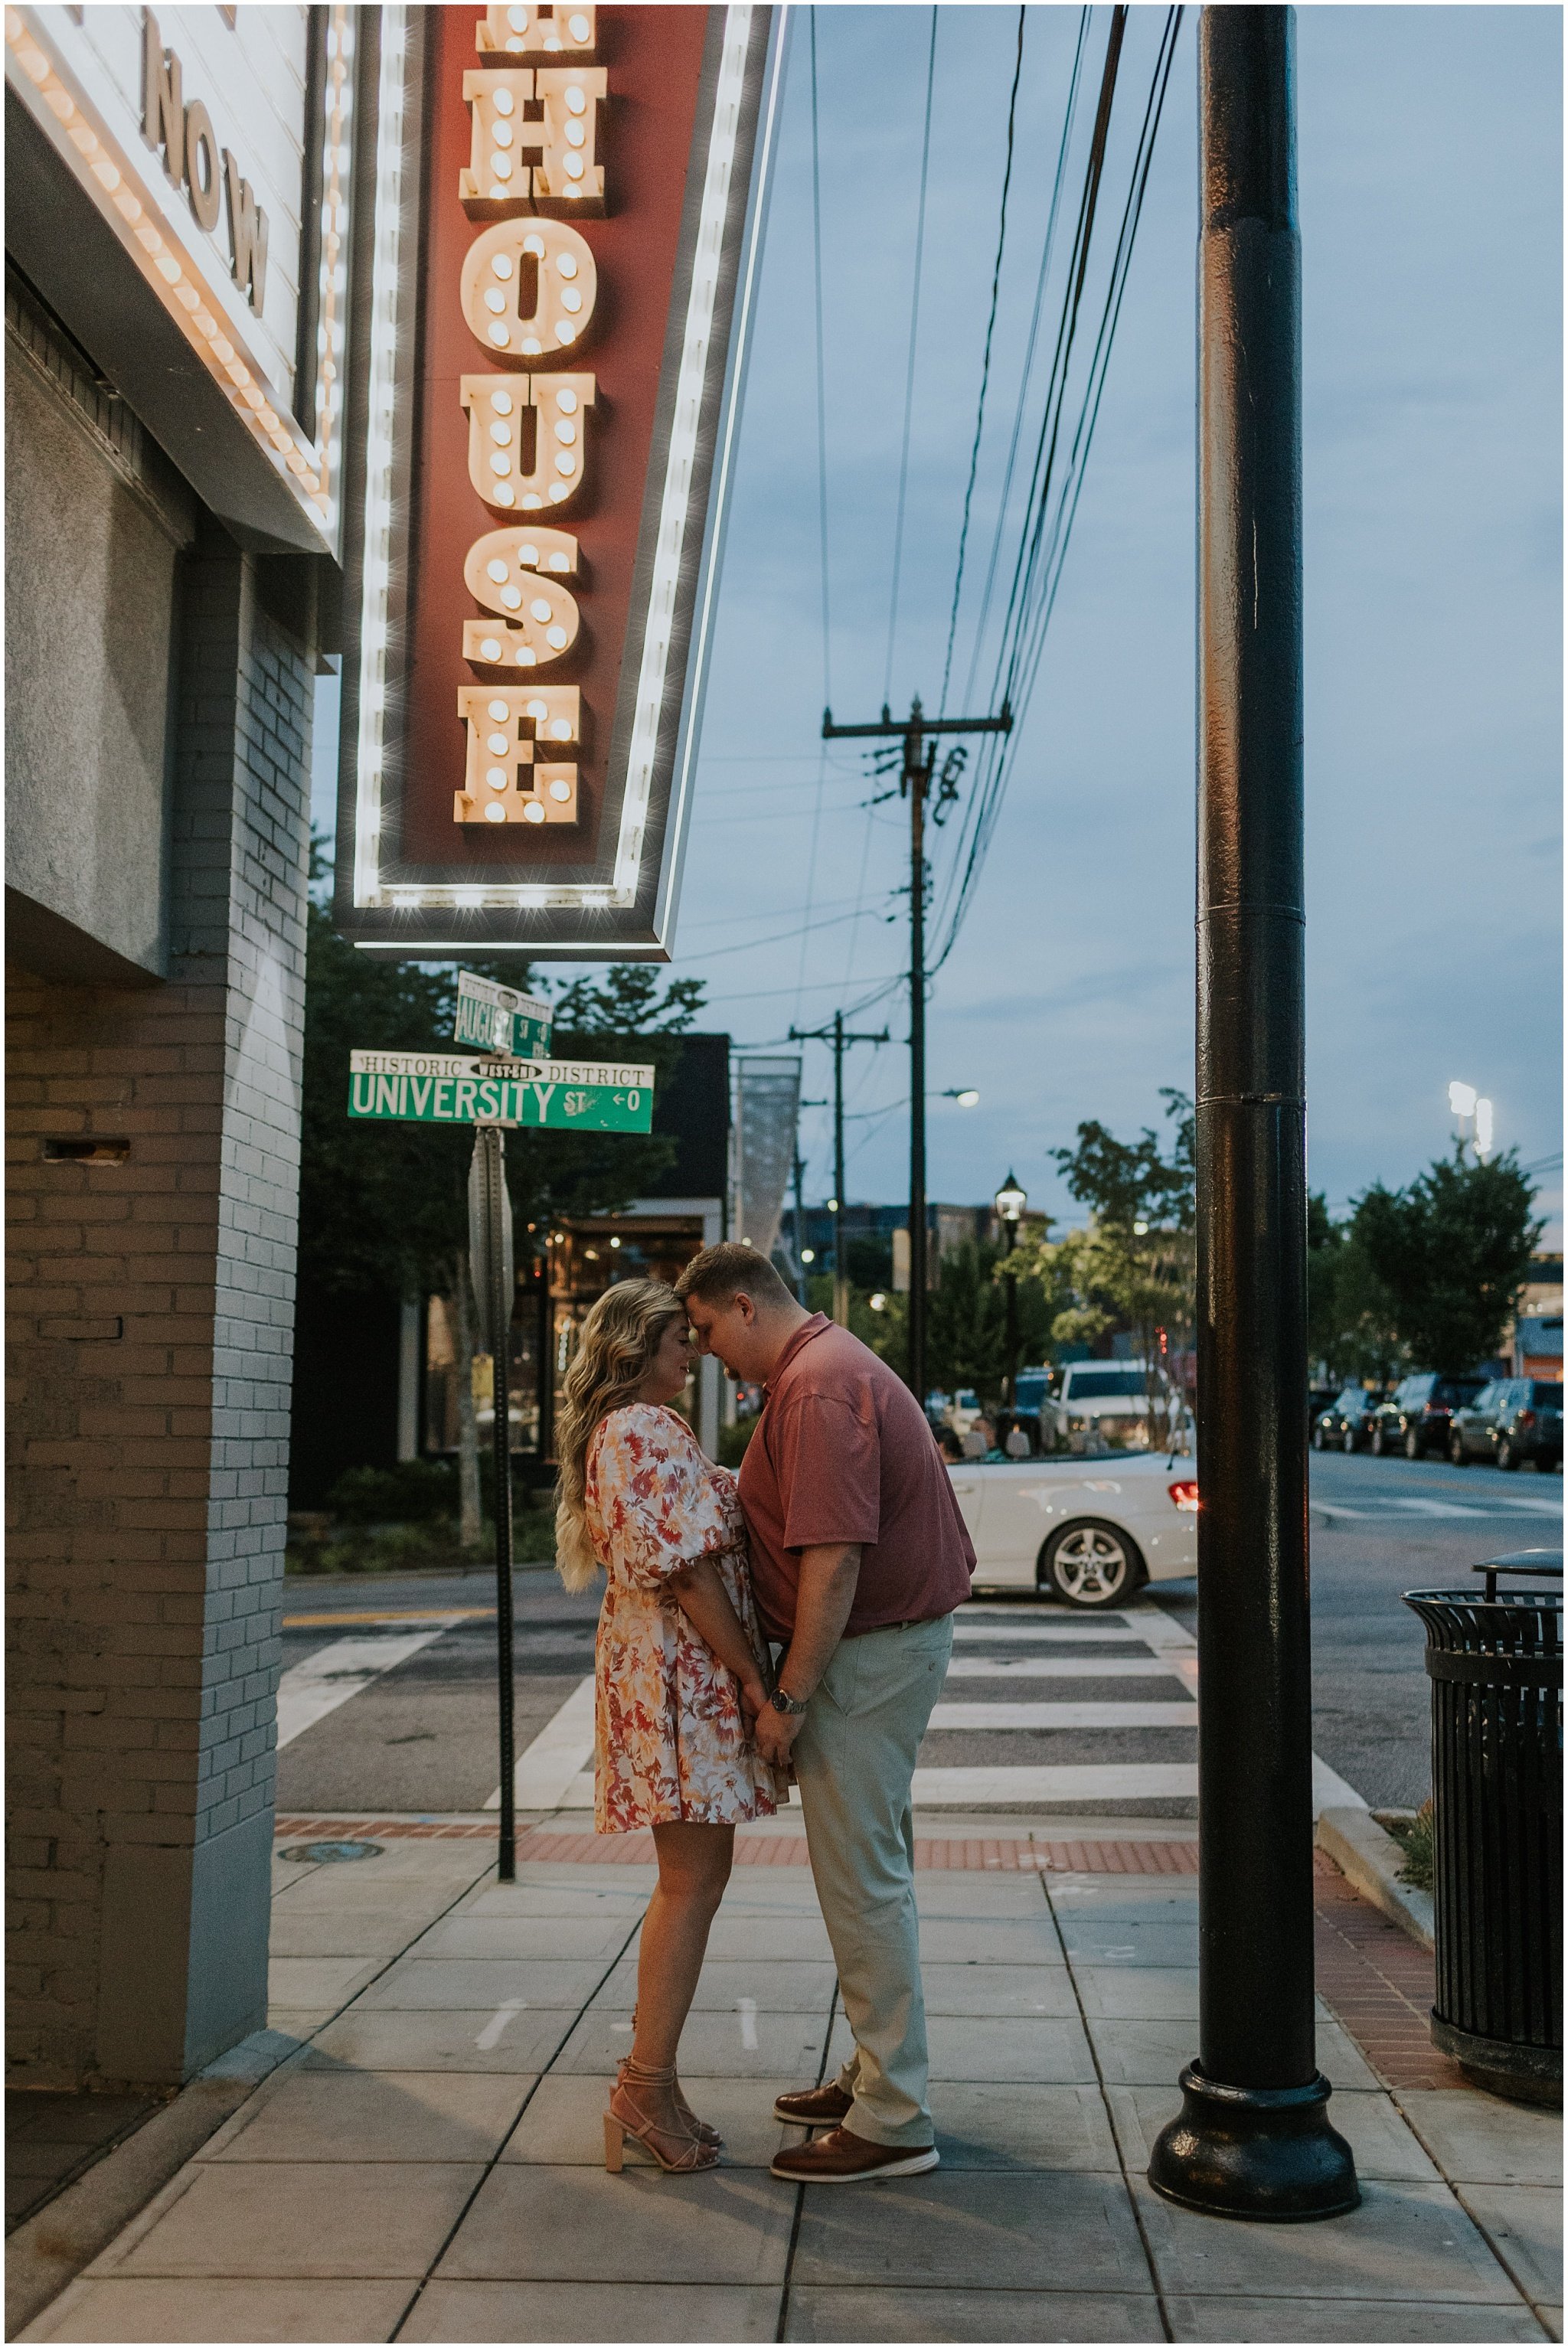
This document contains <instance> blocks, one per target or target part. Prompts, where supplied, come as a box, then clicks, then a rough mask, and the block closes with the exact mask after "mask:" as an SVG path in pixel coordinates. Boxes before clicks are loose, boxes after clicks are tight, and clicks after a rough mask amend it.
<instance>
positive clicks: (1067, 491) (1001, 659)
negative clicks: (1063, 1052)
mask: <svg viewBox="0 0 1568 2348" xmlns="http://www.w3.org/2000/svg"><path fill="white" fill-rule="evenodd" d="M1182 14H1183V11H1182V9H1181V6H1176V7H1172V8H1171V9H1170V10H1168V12H1167V15H1166V20H1165V26H1164V28H1163V30H1162V32H1161V39H1160V45H1159V48H1158V50H1157V52H1156V57H1155V63H1154V69H1153V73H1152V75H1151V77H1150V88H1149V96H1148V98H1147V100H1146V102H1145V106H1144V110H1143V119H1142V123H1141V125H1140V130H1139V135H1138V140H1137V145H1136V148H1135V150H1134V156H1133V163H1132V170H1131V172H1130V179H1129V184H1128V192H1127V197H1126V201H1125V202H1124V204H1123V208H1122V216H1121V223H1120V227H1119V232H1118V236H1117V242H1116V249H1115V252H1114V254H1113V256H1112V262H1111V267H1110V273H1109V279H1108V283H1107V288H1106V295H1105V302H1104V305H1103V307H1102V311H1101V315H1100V323H1099V331H1098V333H1097V335H1096V338H1095V343H1094V347H1093V351H1092V353H1091V355H1090V360H1089V366H1088V374H1087V376H1086V379H1085V386H1084V391H1083V396H1082V398H1081V401H1080V403H1079V408H1078V421H1077V423H1076V425H1075V427H1074V430H1073V433H1072V437H1071V441H1070V444H1069V448H1068V458H1067V470H1066V478H1065V479H1064V481H1063V484H1062V487H1061V489H1060V493H1059V496H1058V498H1057V505H1056V510H1055V514H1054V517H1053V519H1052V521H1051V526H1050V529H1049V531H1048V533H1047V531H1046V530H1045V520H1046V514H1047V505H1048V501H1049V494H1050V477H1051V474H1052V472H1053V471H1054V458H1055V441H1056V438H1057V437H1058V436H1059V426H1060V411H1061V401H1060V399H1059V398H1058V402H1057V431H1056V434H1054V435H1053V448H1052V456H1051V459H1050V460H1049V461H1048V462H1047V468H1046V472H1045V478H1044V479H1043V480H1042V482H1041V485H1040V489H1039V505H1038V508H1037V518H1036V521H1035V525H1034V529H1033V531H1032V533H1031V539H1032V545H1031V555H1030V565H1029V570H1030V574H1031V575H1030V576H1029V578H1028V581H1027V584H1026V589H1025V592H1024V596H1023V598H1022V602H1021V607H1020V608H1019V609H1018V611H1017V613H1016V624H1015V625H1014V627H1013V631H1012V642H1011V645H1010V646H1009V645H1008V644H1007V642H1006V636H1005V637H1004V644H1003V648H1002V650H1001V651H1000V652H999V653H998V656H997V674H998V676H1000V675H1002V674H1003V673H1004V670H1005V673H1006V675H1007V679H1008V688H1009V691H1015V690H1016V695H1017V707H1018V713H1019V717H1020V721H1021V720H1022V717H1023V715H1024V712H1025V711H1026V709H1027V706H1028V704H1029V700H1030V697H1031V696H1032V694H1033V691H1034V687H1035V684H1036V682H1037V677H1038V675H1039V668H1040V663H1041V659H1042V657H1043V654H1044V647H1045V638H1046V633H1047V629H1048V627H1049V624H1050V619H1051V614H1052V613H1053V611H1054V609H1055V605H1056V596H1057V588H1058V586H1059V584H1060V581H1061V575H1062V569H1063V566H1064V564H1065V561H1066V557H1067V549H1068V541H1069V540H1070V537H1071V533H1072V526H1073V521H1074V520H1075V518H1076V516H1077V512H1078V499H1079V497H1080V496H1081V494H1082V489H1083V481H1084V478H1085V473H1086V470H1087V466H1088V452H1089V448H1090V446H1091V444H1092V442H1093V438H1094V431H1095V426H1096V424H1097V422H1098V420H1099V405H1100V399H1101V396H1102V394H1103V391H1104V387H1105V379H1106V374H1107V371H1108V369H1109V362H1110V353H1111V349H1112V346H1113V345H1114V342H1115V336H1116V329H1117V325H1118V323H1119V319H1120V315H1121V304H1122V298H1123V295H1124V293H1125V291H1126V286H1127V278H1128V273H1129V271H1130V266H1131V260H1132V251H1133V246H1134V242H1135V241H1136V238H1137V234H1138V227H1139V222H1140V219H1141V217H1142V210H1143V200H1144V195H1145V193H1146V191H1147V189H1148V184H1149V175H1150V168H1151V165H1152V161H1153V154H1154V143H1155V139H1156V138H1157V136H1158V133H1159V129H1160V122H1161V115H1162V113H1163V110H1164V104H1165V96H1166V92H1167V90H1168V88H1169V87H1170V80H1171V67H1172V64H1173V62H1174V58H1175V51H1176V42H1177V37H1178V36H1179V34H1180V31H1181V17H1182ZM1084 257H1085V258H1087V255H1085V256H1084ZM1078 282H1079V285H1080V288H1081V282H1082V271H1081V265H1080V272H1079V281H1078ZM1064 388H1065V378H1064ZM1010 601H1011V599H1010ZM986 747H987V749H989V748H990V747H991V746H989V745H987V746H986ZM1015 759H1016V737H1015V738H1014V741H1013V742H1012V743H1009V744H1006V745H1003V746H1001V747H1000V750H999V753H998V755H995V756H993V757H989V758H986V759H984V760H983V770H982V774H981V776H980V778H979V779H978V781H977V783H976V788H975V793H974V794H973V796H972V799H971V805H970V809H969V810H968V813H969V815H970V817H971V819H972V820H971V821H970V822H969V823H967V824H966V826H965V835H966V837H965V846H966V849H967V853H966V855H965V860H964V867H963V872H962V877H961V878H960V880H959V881H958V884H957V888H956V891H955V892H954V891H949V894H948V903H947V905H946V907H945V908H944V921H945V931H944V941H943V943H942V945H941V947H940V948H939V950H938V952H937V953H936V954H935V956H934V960H933V968H934V969H940V967H941V966H942V963H944V961H945V960H946V958H947V955H948V954H949V953H951V951H952V949H953V946H954V942H956V939H957V935H958V930H959V927H960V925H961V923H962V921H963V918H964V914H965V911H966V910H967V906H968V903H969V901H970V897H971V895H972V892H973V889H974V886H975V880H976V879H977V877H978V873H979V870H980V867H981V864H982V862H983V860H984V858H985V850H986V849H987V847H988V845H989V843H990V839H991V837H992V835H993V833H994V831H995V824H996V820H997V818H998V816H999V813H1000V808H1001V801H1002V797H1003V794H1004V792H1005V791H1006V785H1007V781H1008V779H1009V778H1010V776H1011V772H1012V768H1013V765H1014V762H1015Z"/></svg>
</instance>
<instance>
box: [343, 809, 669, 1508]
mask: <svg viewBox="0 0 1568 2348" xmlns="http://www.w3.org/2000/svg"><path fill="white" fill-rule="evenodd" d="M324 870H325V867H324V864H323V862H322V860H321V859H320V857H319V854H316V855H315V856H314V857H313V864H312V877H313V879H317V880H319V879H320V878H321V877H322V874H323V871H324ZM468 967H469V968H470V969H472V970H474V971H476V972H477V973H479V974H480V975H481V976H486V977H494V978H498V979H500V980H501V981H502V982H503V983H506V984H507V985H510V986H516V987H521V988H528V989H531V991H532V992H535V993H540V992H548V982H546V983H544V984H543V985H541V983H539V982H538V981H537V980H535V979H534V978H533V976H532V974H531V972H530V970H529V968H528V966H527V965H526V963H524V964H519V963H518V962H517V961H516V960H515V958H512V957H504V958H503V957H500V956H494V957H490V958H489V959H488V960H487V959H485V958H482V957H476V958H475V959H474V960H472V961H471V962H470V963H469V964H468ZM659 986H660V982H659V976H658V973H656V972H655V971H651V970H648V969H646V968H645V967H643V966H642V965H638V964H627V963H620V964H616V965H614V966H613V968H612V970H611V972H610V973H609V975H608V976H607V977H606V978H604V979H601V980H595V979H593V978H588V977H583V978H577V979H573V981H572V982H571V983H570V984H568V985H566V986H564V987H563V988H562V991H561V994H560V995H559V997H558V999H557V1002H556V1005H555V1015H556V1023H557V1024H556V1027H555V1030H554V1039H553V1045H552V1048H554V1049H556V1050H558V1051H560V1052H561V1053H562V1055H563V1056H566V1057H569V1058H570V1057H573V1056H576V1057H580V1058H600V1057H622V1056H626V1055H625V1054H624V1053H622V1052H621V1051H620V1050H619V1048H618V1047H619V1046H621V1045H626V1044H635V1046H636V1052H637V1056H638V1057H639V1058H643V1059H646V1060H648V1061H650V1062H652V1064H653V1066H654V1069H655V1086H657V1085H658V1084H660V1083H667V1081H668V1079H669V1077H670V1076H671V1075H672V1074H673V1072H674V1067H675V1063H676V1058H677V1057H678V1056H679V1051H680V1040H679V1039H680V1036H681V1035H682V1033H683V1032H684V1031H685V1030H686V1029H687V1028H689V1027H690V1025H691V1024H692V1021H693V1019H694V1018H695V1017H696V1013H697V1011H698V1010H699V1008H700V1006H701V1003H702V997H703V987H702V982H701V981H700V980H698V979H689V978H688V979H676V980H674V981H673V982H671V983H669V984H668V985H667V986H666V987H665V990H664V992H663V994H661V993H660V991H659ZM456 1002H457V973H456V970H455V968H454V967H451V966H449V965H444V964H443V965H441V966H438V967H431V966H427V965H423V964H420V963H404V962H397V961H394V960H392V959H390V958H387V959H385V960H384V959H383V958H382V957H381V956H380V955H378V954H368V953H359V952H357V951H356V949H355V948H354V947H352V946H350V945H349V944H348V943H347V942H346V941H345V940H344V939H343V938H341V937H339V935H338V934H337V932H336V931H335V929H334V928H333V926H332V922H331V920H330V917H329V915H328V914H327V912H326V911H325V908H324V907H322V906H320V905H313V906H312V907H311V908H310V911H309V915H308V931H307V938H306V956H305V1011H304V1082H303V1098H302V1118H301V1154H300V1240H299V1279H300V1285H301V1288H302V1289H304V1290H308V1291H310V1292H314V1293H316V1294H322V1295H342V1296H344V1297H345V1298H348V1297H351V1296H353V1295H356V1294H358V1295H363V1294H364V1293H365V1292H366V1291H377V1290H385V1289H387V1288H388V1287H390V1288H392V1289H394V1290H396V1291H397V1292H399V1293H401V1294H404V1295H407V1294H413V1293H417V1292H423V1291H426V1290H432V1289H433V1290H436V1291H438V1292H442V1293H446V1294H450V1295H452V1296H454V1297H455V1298H456V1299H457V1300H458V1302H459V1310H458V1312H457V1313H455V1314H454V1324H455V1325H454V1336H455V1339H456V1347H457V1354H458V1359H457V1361H456V1363H455V1365H454V1372H455V1375H456V1377H457V1380H458V1391H459V1486H460V1490H461V1493H462V1517H463V1525H464V1538H465V1540H468V1539H469V1538H470V1537H471V1540H474V1541H477V1540H478V1539H479V1537H480V1531H479V1498H478V1495H479V1465H478V1452H477V1436H476V1435H475V1433H474V1430H473V1426H472V1412H471V1411H469V1410H467V1409H465V1408H463V1406H462V1396H463V1395H465V1394H466V1393H468V1392H469V1390H470V1380H471V1369H472V1362H471V1337H470V1335H469V1332H470V1330H471V1315H470V1314H469V1312H468V1311H467V1310H466V1309H463V1308H464V1304H465V1301H466V1297H467V1287H466V1283H467V1280H468V1262H467V1251H468V1173H469V1159H470V1157H471V1155H472V1150H473V1136H472V1133H471V1131H470V1129H469V1128H468V1127H466V1126H435V1125H416V1124H397V1125H387V1124H379V1123H376V1122H373V1121H371V1120H367V1119H358V1118H351V1117H349V1116H348V1114H347V1101H348V1056H349V1053H350V1052H351V1051H354V1050H379V1051H398V1050H401V1051H409V1050H418V1049H421V1048H424V1049H429V1048H430V1047H432V1046H435V1045H441V1044H443V1043H448V1042H449V1039H450V1037H451V1034H452V1025H453V1018H454V1014H455V1009H456ZM674 1155H675V1145H674V1143H673V1142H671V1141H669V1140H668V1139H666V1138H664V1137H663V1136H658V1137H655V1136H653V1135H647V1134H615V1133H600V1134H593V1133H582V1134H578V1133H546V1132H539V1133H535V1132H528V1133H514V1134H511V1135H510V1136H509V1138H508V1148H507V1153H506V1170H507V1182H508V1187H509V1189H510V1191H511V1200H512V1210H513V1214H514V1217H515V1219H516V1222H517V1226H518V1238H519V1248H518V1254H519V1257H520V1259H523V1260H526V1257H527V1254H528V1241H527V1237H526V1234H527V1232H528V1230H529V1228H530V1227H531V1226H532V1227H534V1228H536V1229H537V1230H539V1231H544V1230H547V1229H548V1228H549V1225H550V1223H551V1222H552V1220H555V1219H556V1218H558V1217H559V1216H562V1215H592V1214H609V1213H613V1212H614V1211H615V1210H616V1209H618V1208H620V1207H624V1205H625V1204H626V1203H627V1202H628V1201H629V1200H632V1199H634V1198H637V1197H639V1196H642V1195H644V1194H645V1193H646V1191H647V1190H648V1189H650V1188H651V1187H652V1185H653V1184H654V1182H655V1181H656V1179H657V1178H658V1177H659V1176H660V1175H661V1174H662V1173H663V1172H664V1171H665V1169H666V1168H667V1167H668V1166H669V1165H670V1163H671V1162H672V1160H673V1158H674ZM465 1355H466V1356H468V1358H464V1357H465Z"/></svg>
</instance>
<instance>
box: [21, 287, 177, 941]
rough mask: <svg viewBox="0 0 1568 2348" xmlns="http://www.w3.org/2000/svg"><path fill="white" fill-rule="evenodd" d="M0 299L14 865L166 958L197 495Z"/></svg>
mask: <svg viewBox="0 0 1568 2348" xmlns="http://www.w3.org/2000/svg"><path fill="white" fill-rule="evenodd" d="M6 310H7V320H6V325H7V332H6V338H5V341H6V361H7V364H6V368H5V535H6V561H5V675H6V795H5V868H6V871H5V877H6V881H7V885H8V887H9V888H10V889H11V890H13V891H16V892H18V893H19V894H20V895H21V896H23V897H26V898H28V899H30V900H31V901H33V902H35V903H36V904H38V905H41V906H43V907H44V908H46V911H48V912H50V913H54V914H57V915H58V916H59V917H60V918H61V919H62V920H64V921H66V922H69V923H70V924H71V925H72V927H73V928H74V929H75V930H77V931H79V932H83V933H84V934H85V935H86V936H87V937H88V938H89V939H91V940H94V941H95V942H97V943H98V944H99V945H100V946H104V947H107V948H108V950H109V951H110V952H111V953H115V954H117V955H119V956H120V957H121V958H122V959H123V960H124V961H126V962H128V963H132V964H134V965H136V967H137V968H138V969H139V970H142V971H145V972H147V973H150V974H151V975H160V974H161V973H162V972H163V970H164V968H165V955H166V946H167V928H168V884H167V866H168V855H167V847H166V832H167V825H166V820H165V801H166V798H167V786H168V768H169V748H170V654H171V645H172V640H173V630H174V607H175V596H176V572H177V567H178V561H179V548H180V546H181V543H182V542H184V541H187V540H188V539H189V537H190V534H191V519H192V517H191V506H190V500H189V499H188V497H186V496H184V495H182V494H181V491H180V489H179V488H178V485H177V484H174V483H173V482H172V479H170V482H169V483H167V484H165V483H164V482H162V481H161V480H160V479H159V478H158V473H159V467H158V459H157V453H156V451H153V450H150V448H147V447H146V446H144V445H143V443H142V436H141V435H140V433H139V428H138V427H136V426H135V423H134V419H132V418H130V417H129V416H125V415H121V416H119V417H116V416H114V415H113V413H112V409H113V407H118V406H119V403H110V402H106V401H104V400H103V398H102V396H101V394H95V390H94V387H93V386H91V384H90V381H89V382H88V384H87V385H86V386H82V387H83V388H85V389H86V391H87V393H88V398H89V399H90V400H91V403H92V409H96V410H97V411H98V412H99V413H104V415H105V422H106V423H107V424H108V426H109V427H110V428H109V429H108V430H103V429H99V428H96V427H95V422H94V418H93V413H92V410H91V409H89V408H88V407H85V406H83V405H81V404H78V403H77V401H76V400H71V401H70V402H69V403H67V397H65V396H62V389H61V387H59V386H57V381H56V380H55V379H54V378H53V377H52V376H51V373H50V371H49V368H48V366H47V364H46V359H45V358H44V357H43V356H42V355H41V354H42V353H43V352H44V351H46V348H47V345H46V343H45V341H44V338H43V337H42V336H41V335H38V334H36V332H35V331H33V327H34V322H33V320H32V319H31V318H30V317H29V315H28V314H27V313H26V310H25V309H24V308H22V307H20V306H19V305H18V304H15V302H13V301H12V300H9V299H8V301H7V304H6ZM106 411H108V412H106ZM165 470H166V469H165ZM81 974H82V975H84V976H85V975H87V974H88V973H87V972H86V971H85V970H84V971H83V973H81Z"/></svg>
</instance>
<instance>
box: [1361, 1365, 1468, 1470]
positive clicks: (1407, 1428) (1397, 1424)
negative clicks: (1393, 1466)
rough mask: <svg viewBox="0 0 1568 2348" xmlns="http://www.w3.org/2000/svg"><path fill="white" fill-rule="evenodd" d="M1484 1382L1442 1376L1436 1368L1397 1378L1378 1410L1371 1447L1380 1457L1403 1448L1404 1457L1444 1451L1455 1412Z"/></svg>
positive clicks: (1416, 1456) (1462, 1407) (1413, 1457)
mask: <svg viewBox="0 0 1568 2348" xmlns="http://www.w3.org/2000/svg"><path fill="white" fill-rule="evenodd" d="M1486 1383H1487V1381H1486V1380H1485V1378H1482V1377H1459V1378H1445V1377H1440V1376H1439V1375H1438V1373H1437V1371H1436V1370H1415V1371H1413V1372H1412V1373H1411V1375H1409V1376H1408V1378H1401V1379H1400V1381H1399V1383H1398V1385H1397V1386H1396V1387H1395V1389H1394V1391H1393V1393H1392V1394H1391V1395H1389V1397H1388V1399H1387V1402H1386V1403H1384V1404H1383V1406H1381V1408H1380V1409H1379V1411H1378V1413H1377V1418H1376V1419H1375V1421H1374V1422H1373V1426H1372V1448H1373V1450H1374V1451H1375V1452H1376V1453H1377V1456H1378V1457H1379V1458H1381V1457H1382V1456H1383V1454H1384V1453H1385V1452H1386V1451H1402V1452H1403V1453H1404V1455H1405V1457H1406V1458H1407V1459H1421V1458H1424V1457H1426V1455H1427V1453H1428V1452H1429V1451H1439V1452H1443V1451H1447V1449H1448V1447H1449V1426H1450V1424H1451V1422H1452V1418H1453V1414H1454V1412H1455V1411H1456V1410H1463V1409H1465V1408H1466V1407H1467V1406H1468V1405H1469V1404H1470V1403H1472V1402H1474V1400H1475V1398H1476V1396H1477V1395H1478V1394H1480V1390H1481V1388H1482V1386H1484V1385H1486Z"/></svg>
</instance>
